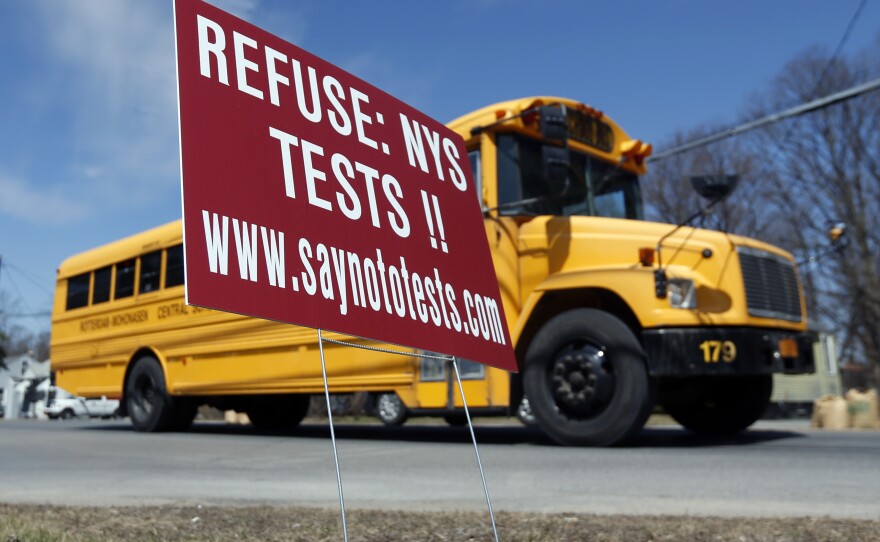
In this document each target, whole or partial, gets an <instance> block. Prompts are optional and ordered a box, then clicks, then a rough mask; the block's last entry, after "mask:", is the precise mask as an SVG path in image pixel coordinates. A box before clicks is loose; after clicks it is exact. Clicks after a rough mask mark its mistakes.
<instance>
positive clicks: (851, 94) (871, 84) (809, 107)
mask: <svg viewBox="0 0 880 542" xmlns="http://www.w3.org/2000/svg"><path fill="white" fill-rule="evenodd" d="M878 89H880V79H874V80H872V81H868V82H867V83H863V84H861V85H857V86H854V87H852V88H849V89H847V90H843V91H841V92H837V93H835V94H832V95H830V96H825V97H824V98H818V99H816V100H813V101H810V102H807V103H805V104H801V105H798V106H795V107H792V108H790V109H786V110H785V111H781V112H779V113H774V114H772V115H768V116H766V117H761V118H759V119H756V120H753V121H750V122H746V123H745V124H740V125H739V126H734V127H733V128H730V129H728V130H724V131H723V132H718V133H717V134H713V135H710V136H707V137H703V138H700V139H697V140H695V141H691V142H690V143H685V144H684V145H679V146H678V147H673V148H671V149H668V150H665V151H661V152H658V153H656V154H654V155H653V156H651V157H649V158H648V159H647V161H648V162H657V161H659V160H662V159H664V158H669V157H670V156H674V155H676V154H681V153H683V152H686V151H689V150H691V149H696V148H697V147H703V146H705V145H708V144H710V143H714V142H716V141H721V140H722V139H727V138H728V137H733V136H735V135H739V134H742V133H745V132H748V131H750V130H754V129H755V128H759V127H761V126H764V125H766V124H771V123H774V122H777V121H780V120H782V119H787V118H789V117H796V116H798V115H803V114H805V113H810V112H812V111H817V110H819V109H823V108H825V107H828V106H831V105H834V104H836V103H839V102H842V101H845V100H849V99H850V98H855V97H856V96H859V95H861V94H865V93H867V92H872V91H874V90H878Z"/></svg>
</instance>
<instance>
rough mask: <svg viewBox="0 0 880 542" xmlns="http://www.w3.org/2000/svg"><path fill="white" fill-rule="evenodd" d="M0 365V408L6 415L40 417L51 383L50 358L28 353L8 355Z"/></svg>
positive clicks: (10, 417) (5, 416)
mask: <svg viewBox="0 0 880 542" xmlns="http://www.w3.org/2000/svg"><path fill="white" fill-rule="evenodd" d="M5 364H6V367H5V368H2V367H0V411H2V413H3V417H4V418H6V419H14V418H38V417H42V416H44V413H43V410H44V409H43V408H40V406H41V405H45V403H46V399H47V397H48V390H49V385H50V364H49V360H44V361H37V360H36V359H34V358H33V357H32V356H31V355H29V354H22V355H20V356H11V357H7V358H6V359H5Z"/></svg>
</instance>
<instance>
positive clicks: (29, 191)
mask: <svg viewBox="0 0 880 542" xmlns="http://www.w3.org/2000/svg"><path fill="white" fill-rule="evenodd" d="M32 187H33V183H26V182H24V181H21V180H20V179H15V178H10V177H5V176H2V175H0V214H3V215H7V216H11V217H14V218H19V219H22V220H24V221H26V222H31V223H33V224H67V223H71V222H76V221H78V220H80V219H81V218H83V217H84V216H86V215H87V214H88V209H87V208H86V207H85V206H84V205H83V204H81V203H78V202H75V201H72V200H71V199H70V198H68V197H66V196H65V195H64V194H63V193H62V191H61V189H60V188H59V187H57V186H56V187H51V188H49V189H41V190H39V191H38V190H34V189H33V188H32Z"/></svg>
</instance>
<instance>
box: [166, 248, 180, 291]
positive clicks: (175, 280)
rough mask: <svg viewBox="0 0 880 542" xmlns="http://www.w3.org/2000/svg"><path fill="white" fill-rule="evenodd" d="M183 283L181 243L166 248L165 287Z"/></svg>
mask: <svg viewBox="0 0 880 542" xmlns="http://www.w3.org/2000/svg"><path fill="white" fill-rule="evenodd" d="M181 284H183V245H175V246H173V247H170V248H168V254H167V255H166V257H165V287H166V288H170V287H172V286H180V285H181Z"/></svg>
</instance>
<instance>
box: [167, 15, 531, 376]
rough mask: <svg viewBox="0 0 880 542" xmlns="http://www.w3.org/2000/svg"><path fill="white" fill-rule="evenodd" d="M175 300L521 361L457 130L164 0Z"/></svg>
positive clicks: (277, 44) (279, 45) (241, 25)
mask: <svg viewBox="0 0 880 542" xmlns="http://www.w3.org/2000/svg"><path fill="white" fill-rule="evenodd" d="M175 25H176V33H177V76H178V92H179V100H180V141H181V168H182V176H183V177H182V181H183V223H184V244H185V252H186V295H187V302H188V303H192V304H194V305H201V306H205V307H211V308H215V309H219V310H223V311H229V312H235V313H240V314H245V315H249V316H256V317H259V318H266V319H271V320H277V321H281V322H287V323H291V324H298V325H304V326H309V327H313V328H320V329H327V330H333V331H338V332H341V333H347V334H352V335H357V336H361V337H368V338H371V339H377V340H380V341H385V342H391V343H396V344H400V345H406V346H411V347H415V348H422V349H425V350H431V351H438V352H443V353H446V354H452V355H455V356H459V357H462V358H466V359H470V360H473V361H478V362H481V363H486V364H489V365H493V366H496V367H500V368H503V369H509V370H516V362H515V360H514V356H513V351H512V349H511V346H510V336H509V333H508V330H507V324H506V320H505V317H504V310H503V308H502V306H501V301H500V295H499V290H498V282H497V279H496V278H495V273H494V269H493V266H492V260H491V256H490V254H489V250H488V245H487V241H486V236H485V228H484V225H483V221H482V216H481V212H480V209H479V205H478V198H477V194H476V189H475V187H474V181H473V178H472V175H471V171H470V167H469V161H468V156H467V152H466V150H465V148H464V142H463V141H462V140H461V138H460V137H458V136H457V135H456V134H455V133H453V132H452V131H451V130H449V129H448V128H446V127H445V126H443V125H442V124H440V123H438V122H437V121H435V120H433V119H431V118H429V117H427V116H425V115H424V114H422V113H420V112H419V111H417V110H415V109H413V108H412V107H410V106H408V105H406V104H405V103H403V102H401V101H400V100H397V99H396V98H394V97H393V96H391V95H389V94H387V93H385V92H383V91H381V90H379V89H377V88H375V87H373V86H371V85H369V84H367V83H365V82H364V81H361V80H360V79H358V78H356V77H354V76H353V75H351V74H349V73H346V72H345V71H343V70H341V69H339V68H337V67H336V66H333V65H332V64H329V63H327V62H325V61H323V60H321V59H320V58H317V57H315V56H314V55H312V54H309V53H307V52H306V51H303V50H302V49H300V48H298V47H296V46H294V45H291V44H290V43H287V42H285V41H284V40H282V39H280V38H278V37H276V36H273V35H272V34H269V33H267V32H265V31H263V30H261V29H259V28H257V27H255V26H253V25H251V24H249V23H247V22H245V21H242V20H241V19H238V18H236V17H234V16H232V15H230V14H228V13H226V12H224V11H222V10H219V9H217V8H215V7H213V6H211V5H209V4H206V3H204V2H201V1H198V0H177V1H176V3H175Z"/></svg>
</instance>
